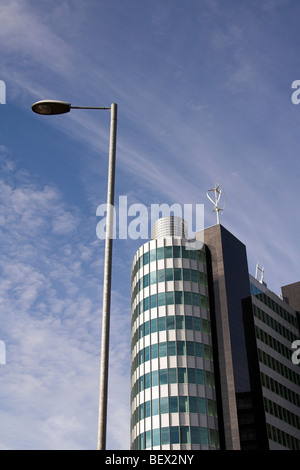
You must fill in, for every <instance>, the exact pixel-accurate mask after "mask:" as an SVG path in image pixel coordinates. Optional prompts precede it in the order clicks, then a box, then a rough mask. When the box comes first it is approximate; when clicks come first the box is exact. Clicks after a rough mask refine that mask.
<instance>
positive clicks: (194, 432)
mask: <svg viewBox="0 0 300 470" xmlns="http://www.w3.org/2000/svg"><path fill="white" fill-rule="evenodd" d="M191 442H192V444H200V437H199V428H198V427H196V426H191Z"/></svg>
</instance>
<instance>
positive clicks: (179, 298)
mask: <svg viewBox="0 0 300 470" xmlns="http://www.w3.org/2000/svg"><path fill="white" fill-rule="evenodd" d="M182 303H183V292H181V291H176V292H175V304H182Z"/></svg>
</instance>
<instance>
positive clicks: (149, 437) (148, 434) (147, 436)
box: [145, 431, 151, 449]
mask: <svg viewBox="0 0 300 470" xmlns="http://www.w3.org/2000/svg"><path fill="white" fill-rule="evenodd" d="M145 435H146V443H145V448H146V449H149V448H150V447H151V431H146V432H145Z"/></svg>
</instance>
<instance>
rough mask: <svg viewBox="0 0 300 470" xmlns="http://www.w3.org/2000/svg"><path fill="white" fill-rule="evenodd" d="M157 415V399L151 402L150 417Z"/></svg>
mask: <svg viewBox="0 0 300 470" xmlns="http://www.w3.org/2000/svg"><path fill="white" fill-rule="evenodd" d="M158 414H159V400H158V398H154V400H152V416H155V415H158Z"/></svg>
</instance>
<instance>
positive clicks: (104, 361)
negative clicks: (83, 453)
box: [31, 100, 117, 450]
mask: <svg viewBox="0 0 300 470" xmlns="http://www.w3.org/2000/svg"><path fill="white" fill-rule="evenodd" d="M31 109H32V111H34V112H35V113H38V114H44V115H52V114H64V113H68V112H69V111H70V110H71V109H107V110H110V112H111V119H110V139H109V162H108V182H107V217H106V221H107V223H106V237H105V257H104V279H103V309H102V342H101V361H100V391H99V421H98V442H97V449H98V450H105V447H106V425H107V389H108V361H109V326H110V301H111V268H112V245H113V243H112V241H113V205H114V193H115V161H116V140H117V105H116V103H113V104H112V105H111V107H110V108H104V107H102V108H98V107H82V106H71V104H70V103H66V102H65V101H54V100H47V101H46V100H45V101H38V102H37V103H34V104H33V105H32V106H31Z"/></svg>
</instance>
